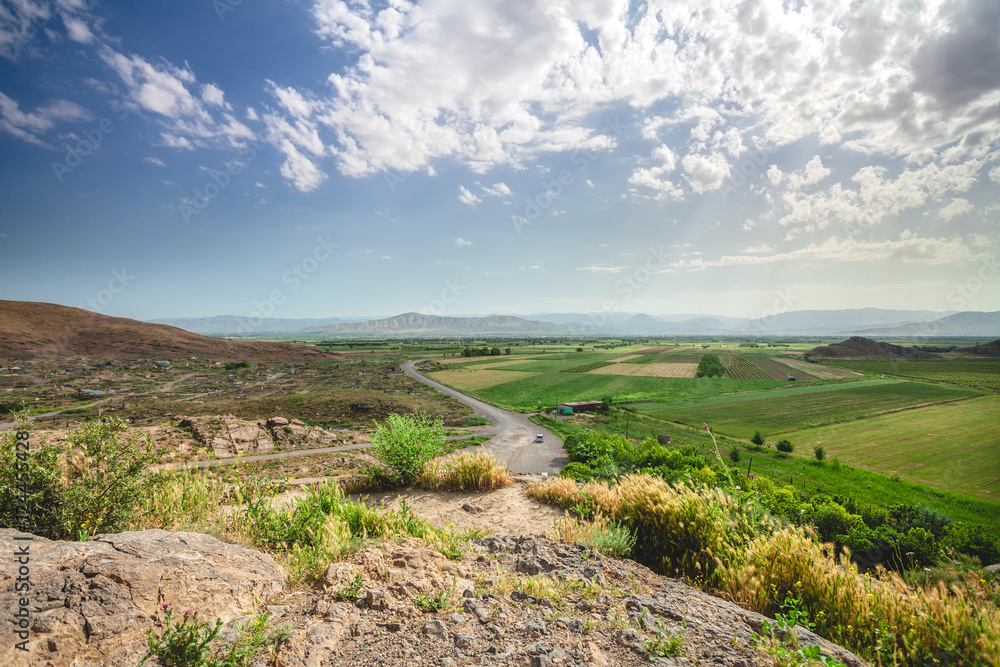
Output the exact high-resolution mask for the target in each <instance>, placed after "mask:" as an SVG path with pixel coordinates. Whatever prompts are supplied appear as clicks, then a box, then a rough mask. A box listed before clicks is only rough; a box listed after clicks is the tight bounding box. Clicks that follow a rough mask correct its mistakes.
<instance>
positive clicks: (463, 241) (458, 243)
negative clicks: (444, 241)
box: [455, 236, 472, 247]
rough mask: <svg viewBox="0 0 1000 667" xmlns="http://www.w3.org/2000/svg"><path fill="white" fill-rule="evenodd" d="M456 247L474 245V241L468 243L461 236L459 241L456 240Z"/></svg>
mask: <svg viewBox="0 0 1000 667" xmlns="http://www.w3.org/2000/svg"><path fill="white" fill-rule="evenodd" d="M455 245H457V246H458V247H462V246H467V245H472V241H466V240H465V239H463V238H462V237H461V236H459V237H458V238H457V239H455Z"/></svg>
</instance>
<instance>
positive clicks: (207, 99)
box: [100, 47, 253, 148]
mask: <svg viewBox="0 0 1000 667" xmlns="http://www.w3.org/2000/svg"><path fill="white" fill-rule="evenodd" d="M100 56H101V59H102V60H103V61H104V62H105V63H106V64H107V65H108V66H109V67H110V68H111V69H113V70H114V71H115V72H116V73H117V74H118V76H119V77H120V78H121V80H122V82H123V83H124V84H125V87H126V90H127V94H128V101H127V102H126V104H127V105H128V106H129V107H131V108H132V109H135V110H137V111H148V112H152V113H154V114H156V116H155V118H156V119H157V120H158V121H159V122H160V124H161V125H162V126H163V127H164V128H165V132H164V133H163V134H164V135H165V144H166V145H168V146H179V147H182V148H189V147H195V146H198V147H201V146H208V145H210V144H213V143H217V142H222V143H224V144H228V145H229V146H232V147H241V146H244V145H246V143H247V141H249V140H251V139H253V133H252V132H251V131H250V129H249V128H248V127H247V126H246V125H244V124H243V123H241V122H239V121H238V120H236V118H235V117H234V116H233V115H232V113H230V110H231V107H230V106H229V105H228V104H226V103H225V101H224V95H223V92H222V89H221V88H219V87H218V86H216V85H215V84H211V83H210V84H206V85H202V86H201V87H200V91H201V94H200V95H195V94H194V93H193V92H192V90H194V89H195V88H196V87H197V86H198V82H197V79H196V77H195V75H194V72H192V71H191V70H190V69H189V68H187V67H183V68H181V67H176V66H174V65H172V64H170V63H169V62H166V61H162V62H160V63H158V64H153V63H151V62H149V61H147V60H145V59H144V58H142V57H140V56H125V55H123V54H121V53H118V52H117V51H114V50H112V49H110V48H107V47H105V48H104V49H102V50H101V53H100ZM206 105H208V106H211V107H213V108H216V109H218V111H217V112H210V111H209V110H208V109H207V108H206ZM166 137H169V139H167V138H166Z"/></svg>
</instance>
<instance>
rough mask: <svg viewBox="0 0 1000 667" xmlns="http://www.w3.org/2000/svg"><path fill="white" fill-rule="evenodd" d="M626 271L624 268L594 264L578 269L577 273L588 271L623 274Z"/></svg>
mask: <svg viewBox="0 0 1000 667" xmlns="http://www.w3.org/2000/svg"><path fill="white" fill-rule="evenodd" d="M624 270H625V267H624V266H605V265H603V264H594V265H592V266H584V267H580V268H578V269H577V271H587V272H588V273H621V272H622V271H624Z"/></svg>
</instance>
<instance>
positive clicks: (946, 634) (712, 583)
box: [529, 475, 1000, 667]
mask: <svg viewBox="0 0 1000 667" xmlns="http://www.w3.org/2000/svg"><path fill="white" fill-rule="evenodd" d="M529 493H530V494H531V495H532V496H534V497H536V498H538V499H540V500H543V501H545V502H549V503H551V504H555V505H558V506H560V507H566V508H570V507H576V508H578V509H581V508H589V509H590V510H592V511H593V512H595V513H596V512H598V511H599V512H601V513H602V514H603V515H605V516H607V517H608V519H609V520H613V521H621V522H624V523H626V524H627V525H628V526H629V527H630V528H631V529H632V530H634V531H635V534H636V545H635V548H634V550H633V553H634V555H635V558H636V560H639V561H640V562H643V563H645V564H646V565H649V566H650V567H652V568H653V569H655V570H658V571H660V572H663V573H668V574H681V575H685V576H688V577H690V578H692V579H694V580H695V581H696V582H698V583H700V584H701V585H702V586H704V587H705V588H708V589H710V590H713V591H715V592H717V593H718V594H720V595H722V596H723V597H726V598H728V599H731V600H733V601H735V602H737V603H738V604H740V605H742V606H743V607H746V608H748V609H751V610H754V611H758V612H761V613H763V614H768V615H772V616H773V615H774V614H776V613H777V612H779V611H782V609H781V606H782V603H783V602H784V601H785V600H786V598H787V597H788V596H790V595H794V596H795V597H798V598H800V599H801V601H802V606H803V609H804V610H806V611H807V612H808V614H809V618H810V619H811V620H812V621H813V622H814V623H815V624H816V631H817V632H818V633H819V634H821V635H823V636H825V637H827V638H829V639H831V640H832V641H835V642H837V643H839V644H841V645H843V646H846V647H848V648H850V649H851V650H854V651H855V652H857V653H859V654H860V655H862V656H864V657H866V658H868V659H869V660H871V661H872V662H873V663H877V664H879V665H883V664H891V665H897V664H898V665H939V664H942V663H944V664H966V665H975V666H977V667H978V666H979V665H983V666H989V665H996V664H997V663H996V660H997V656H1000V610H998V609H997V607H996V605H995V604H994V603H993V601H992V599H991V595H992V591H991V589H990V584H988V583H987V582H986V581H985V580H976V579H970V578H966V580H965V581H966V583H965V584H962V583H961V582H956V583H955V584H953V585H952V586H951V587H950V588H949V587H947V586H946V585H945V584H943V583H937V584H936V585H929V586H908V585H907V583H906V582H905V581H903V579H901V578H900V577H899V576H898V575H897V574H895V573H889V572H886V571H885V570H883V569H879V570H877V571H876V573H875V576H863V575H860V574H858V572H857V570H856V569H855V568H854V566H853V565H852V564H851V562H850V554H849V553H842V554H840V555H839V556H837V555H835V551H834V549H833V545H831V544H825V545H824V544H820V543H818V542H817V541H816V540H815V539H813V536H812V535H811V534H807V533H806V532H805V531H804V530H803V529H801V528H795V527H786V528H781V529H777V530H774V529H765V530H760V529H755V528H754V526H753V523H752V520H751V518H750V515H749V514H748V511H747V509H745V508H744V507H742V506H740V505H739V503H738V502H737V501H736V500H734V499H732V498H731V497H729V496H727V495H725V494H724V493H723V492H721V491H718V490H709V489H692V488H689V487H686V486H683V485H678V486H677V487H671V486H669V485H668V484H666V483H665V482H663V481H662V480H660V479H658V478H652V477H648V476H643V475H633V476H629V477H626V478H625V479H623V480H622V481H621V482H620V483H619V484H618V485H617V486H614V487H612V486H609V485H608V484H606V483H603V482H588V483H587V484H585V485H583V486H582V487H581V486H578V485H577V484H576V483H575V482H573V481H572V480H570V479H567V478H557V479H555V480H553V481H552V482H551V483H549V484H544V485H542V484H539V485H534V486H532V487H531V488H530V490H529ZM772 528H773V527H772Z"/></svg>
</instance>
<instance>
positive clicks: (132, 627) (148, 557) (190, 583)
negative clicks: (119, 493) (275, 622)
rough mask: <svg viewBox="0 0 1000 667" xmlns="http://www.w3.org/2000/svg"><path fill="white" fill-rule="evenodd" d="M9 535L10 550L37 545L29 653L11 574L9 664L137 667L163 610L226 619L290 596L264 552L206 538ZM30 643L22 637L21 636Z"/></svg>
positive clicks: (1, 583)
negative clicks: (17, 631)
mask: <svg viewBox="0 0 1000 667" xmlns="http://www.w3.org/2000/svg"><path fill="white" fill-rule="evenodd" d="M18 537H21V538H25V537H29V536H28V535H26V534H23V533H18V532H17V531H13V530H0V551H2V552H3V553H6V554H10V553H14V550H15V548H16V546H23V545H25V544H27V545H29V550H30V556H29V559H30V562H29V567H30V584H31V589H30V591H28V592H27V593H18V595H19V596H20V595H26V596H27V601H28V605H27V608H28V610H29V613H30V618H31V625H32V629H31V634H30V638H29V642H28V649H29V651H28V652H27V653H25V652H24V651H20V650H17V649H16V648H15V639H14V637H13V636H12V633H11V632H10V627H11V623H12V621H13V614H14V613H15V611H16V609H15V607H14V605H13V604H12V603H10V602H8V601H12V600H15V599H17V598H16V597H15V590H14V587H15V583H16V581H15V573H14V572H13V570H12V569H10V568H6V567H5V568H4V569H3V570H2V578H0V589H2V590H3V592H4V593H3V600H4V604H3V605H2V608H0V625H2V627H3V632H2V633H0V641H2V644H0V664H2V665H11V666H16V665H52V666H53V667H58V666H61V665H70V664H71V663H73V661H74V660H77V663H76V664H77V665H80V666H82V665H91V664H93V665H98V664H107V665H135V664H137V663H138V659H139V658H140V657H142V655H144V654H145V652H146V650H147V646H146V628H148V627H149V626H150V625H151V624H152V623H153V621H154V619H161V618H162V615H163V605H164V604H168V605H170V606H171V607H172V608H173V609H174V610H175V615H180V614H182V613H183V611H184V610H192V611H197V612H198V613H199V615H202V616H204V617H209V618H213V619H214V618H221V619H222V620H223V621H224V622H225V623H230V622H232V621H233V620H235V619H237V618H240V617H243V616H245V615H246V613H247V610H250V609H251V608H252V607H253V605H254V603H255V600H259V601H260V603H261V604H266V603H267V602H268V601H269V600H270V599H271V598H272V597H274V596H275V595H277V594H278V593H280V592H281V590H282V585H283V582H284V573H283V572H282V570H281V568H280V567H279V566H278V565H277V564H276V563H275V562H274V560H273V559H272V558H271V557H270V556H267V555H265V554H262V553H260V552H259V551H254V550H252V549H247V548H245V547H242V546H236V545H232V544H227V543H225V542H220V541H219V540H217V539H215V538H214V537H209V536H207V535H201V534H198V533H169V532H167V531H163V530H145V531H138V532H127V533H118V534H115V535H104V536H98V537H97V538H95V539H91V540H88V541H87V542H54V541H50V540H46V539H44V538H41V537H37V536H30V537H31V540H30V541H27V540H18V539H16V538H18ZM17 641H20V640H17Z"/></svg>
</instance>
